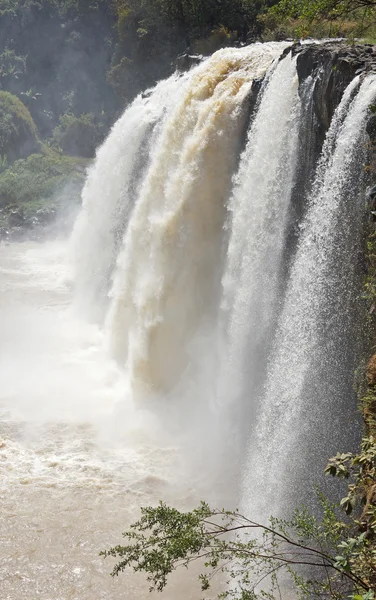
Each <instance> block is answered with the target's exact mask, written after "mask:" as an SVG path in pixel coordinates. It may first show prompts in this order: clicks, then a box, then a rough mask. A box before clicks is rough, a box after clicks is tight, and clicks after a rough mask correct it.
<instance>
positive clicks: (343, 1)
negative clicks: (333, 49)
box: [270, 0, 376, 38]
mask: <svg viewBox="0 0 376 600" xmlns="http://www.w3.org/2000/svg"><path fill="white" fill-rule="evenodd" d="M270 15H271V16H272V17H273V16H274V18H275V19H276V22H278V23H281V22H282V23H283V24H286V23H289V20H290V22H291V20H293V29H294V33H295V35H296V36H298V37H306V36H308V35H311V36H312V35H313V36H316V37H324V36H325V37H337V36H346V37H350V38H354V36H361V35H364V34H365V33H366V32H367V31H368V30H370V29H372V28H373V26H374V24H375V21H376V0H280V1H279V2H278V3H277V4H276V6H274V7H273V8H272V9H271V11H270Z"/></svg>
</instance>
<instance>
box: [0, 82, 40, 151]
mask: <svg viewBox="0 0 376 600" xmlns="http://www.w3.org/2000/svg"><path fill="white" fill-rule="evenodd" d="M37 149H39V144H38V136H37V128H36V126H35V123H34V121H33V119H32V117H31V115H30V112H29V111H28V109H27V108H26V106H25V105H24V104H23V103H22V102H21V101H20V100H19V99H18V98H17V97H16V96H13V95H12V94H10V93H9V92H1V91H0V156H1V157H2V159H3V160H4V159H6V160H7V161H8V162H11V161H13V160H15V159H16V158H20V157H22V156H27V155H28V154H30V153H31V152H33V151H34V152H35V151H36V150H37Z"/></svg>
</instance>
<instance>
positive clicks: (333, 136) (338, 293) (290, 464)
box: [243, 75, 376, 517]
mask: <svg viewBox="0 0 376 600" xmlns="http://www.w3.org/2000/svg"><path fill="white" fill-rule="evenodd" d="M358 88H359V79H358V78H355V79H354V80H353V81H352V82H351V83H350V85H349V86H348V88H347V89H346V91H345V93H344V95H343V98H342V101H341V103H340V105H339V106H338V108H337V110H336V113H335V115H334V117H333V119H332V123H331V126H330V129H329V131H328V133H327V136H326V140H325V143H324V147H323V150H322V155H321V158H320V161H319V163H318V166H317V172H316V178H315V181H314V184H313V190H312V193H311V195H310V198H308V212H307V215H306V218H305V220H304V222H303V224H302V225H301V233H300V241H299V244H298V248H297V252H296V256H295V259H294V261H293V265H292V268H291V274H290V278H289V281H288V285H287V290H286V297H285V300H284V307H283V311H282V314H281V316H280V320H279V325H278V329H277V332H276V336H275V340H274V349H273V351H272V353H271V355H270V357H269V360H268V370H267V379H266V383H265V386H264V393H263V396H262V398H261V401H260V403H259V411H258V415H257V417H256V426H255V428H254V435H253V436H252V439H251V440H250V441H249V447H248V461H247V465H246V468H245V471H244V473H245V475H244V485H243V505H244V507H246V506H249V505H250V504H252V505H253V506H255V505H258V503H259V500H258V498H259V497H260V496H259V492H260V490H262V497H263V500H262V506H261V505H259V506H258V509H257V512H258V514H264V516H265V517H267V516H268V515H269V514H273V515H278V514H279V513H280V511H281V507H283V506H284V507H286V506H288V505H295V504H296V502H295V501H294V499H295V498H296V497H299V498H302V494H301V491H300V492H298V486H299V483H300V482H302V481H303V480H304V479H305V478H306V473H305V475H304V470H306V469H307V468H308V469H310V471H311V474H310V478H311V479H315V476H316V477H318V476H319V473H320V472H322V471H323V468H324V466H325V464H326V461H327V459H328V457H329V456H330V452H331V448H332V451H337V450H340V449H341V444H342V441H343V438H345V439H346V440H349V437H351V431H352V430H353V429H354V422H355V421H356V415H355V412H356V402H355V400H354V404H353V406H352V407H351V406H350V407H347V409H346V407H345V406H344V400H343V399H344V397H345V398H346V397H348V390H349V389H351V378H352V375H353V370H354V367H355V365H354V357H353V356H351V350H350V349H351V348H354V349H355V347H356V343H355V342H356V336H357V334H358V332H357V331H356V324H357V320H356V318H355V314H356V304H357V294H358V290H359V289H360V286H357V285H356V280H357V277H359V271H360V269H359V265H358V262H357V256H358V255H359V251H360V248H361V246H360V243H361V232H362V226H363V217H364V200H363V198H364V196H362V189H363V186H362V185H361V183H362V179H363V178H364V164H365V154H366V141H365V140H366V134H365V127H366V118H367V111H368V108H369V106H370V104H371V103H372V102H373V100H374V98H375V96H376V76H374V75H371V76H368V77H367V78H366V79H365V80H364V81H363V83H362V84H361V86H360V89H359V91H358V92H357V90H358ZM356 92H357V93H356ZM341 438H342V439H341ZM323 449H325V451H324V452H323ZM287 474H288V475H287ZM310 493H312V488H311V492H310ZM266 507H267V508H266ZM265 510H267V511H268V514H267V515H266V514H265Z"/></svg>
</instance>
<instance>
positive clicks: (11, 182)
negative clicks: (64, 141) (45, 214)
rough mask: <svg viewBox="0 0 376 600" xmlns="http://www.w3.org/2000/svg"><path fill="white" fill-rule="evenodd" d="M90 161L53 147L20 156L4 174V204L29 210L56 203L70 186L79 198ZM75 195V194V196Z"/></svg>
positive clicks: (0, 182) (0, 177)
mask: <svg viewBox="0 0 376 600" xmlns="http://www.w3.org/2000/svg"><path fill="white" fill-rule="evenodd" d="M86 165H87V161H84V160H82V159H81V160H77V159H74V158H72V157H68V156H61V155H59V154H58V153H56V152H53V151H51V150H49V151H48V152H47V153H46V154H45V155H43V154H32V155H31V156H29V157H28V158H26V159H20V160H17V161H16V162H15V163H14V164H13V165H12V166H11V167H10V168H8V169H6V170H5V171H4V172H3V173H1V174H0V207H1V208H4V207H12V208H22V209H23V210H24V211H25V212H26V213H27V214H29V213H30V214H31V213H33V211H35V210H38V209H39V208H41V207H42V206H46V205H47V204H48V205H52V204H53V203H54V201H56V199H57V198H58V196H59V192H61V191H62V190H64V188H66V187H67V186H69V188H70V190H71V194H72V200H73V201H74V200H75V199H77V200H78V199H79V195H80V191H81V188H82V185H83V182H84V178H85V167H86ZM73 196H75V198H74V197H73Z"/></svg>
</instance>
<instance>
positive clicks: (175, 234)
mask: <svg viewBox="0 0 376 600" xmlns="http://www.w3.org/2000/svg"><path fill="white" fill-rule="evenodd" d="M288 46H289V44H288V43H267V44H253V45H251V46H247V47H243V48H226V49H222V50H220V51H218V52H216V53H215V54H213V56H211V57H209V58H208V59H205V60H203V61H202V62H201V63H200V64H199V65H198V66H196V67H194V68H193V69H191V70H190V71H189V72H187V73H184V74H179V73H176V74H174V75H172V76H171V77H170V78H169V79H167V80H165V81H162V82H160V83H159V84H158V85H157V86H156V87H155V88H154V89H153V90H148V91H147V92H146V93H145V94H142V95H140V96H139V97H138V98H136V100H135V101H134V102H133V104H132V105H131V106H130V107H128V108H127V109H126V111H125V113H124V115H123V116H122V117H121V119H120V120H119V121H118V122H117V123H116V124H115V125H114V127H113V129H112V131H111V133H110V135H109V137H108V139H107V140H106V142H105V143H104V145H103V146H102V147H101V148H100V149H99V151H98V154H97V157H96V161H95V164H94V165H93V167H92V168H91V170H90V173H89V175H88V179H87V183H86V186H85V189H84V192H83V208H82V212H81V214H80V216H79V218H78V221H77V223H76V226H75V230H74V233H73V239H72V246H73V249H74V254H75V264H76V290H77V293H76V296H77V298H78V304H79V305H80V306H81V307H84V310H85V312H86V313H87V315H88V318H91V319H95V320H97V321H99V322H100V323H101V326H102V327H103V331H104V337H105V343H106V348H107V351H108V352H109V354H110V355H111V356H112V357H113V359H114V360H115V361H116V362H117V364H118V365H119V368H120V369H121V370H122V372H123V374H124V379H125V381H126V389H124V396H126V397H131V398H132V401H134V402H135V404H136V406H140V407H145V406H147V407H148V408H150V410H154V411H158V410H159V407H160V406H161V405H162V404H163V405H164V406H166V405H167V406H168V412H170V413H174V414H175V416H176V418H177V420H178V421H180V423H181V424H183V425H182V427H181V429H182V430H184V427H185V428H186V429H190V428H191V429H192V430H195V432H196V434H195V435H194V436H193V438H192V439H194V443H192V448H191V451H192V453H193V452H196V453H197V454H200V453H201V454H200V458H199V460H201V461H202V460H205V461H207V462H210V461H211V460H212V461H214V462H215V461H216V462H217V466H218V469H217V472H219V473H220V472H221V470H222V474H223V472H224V456H225V455H226V454H228V456H227V463H228V464H229V465H230V469H232V471H233V472H235V471H236V470H237V465H240V466H241V471H242V473H236V477H237V478H238V476H239V478H240V479H241V480H242V483H241V484H239V481H237V485H238V488H239V487H241V490H242V491H241V493H242V500H241V504H242V505H243V507H244V511H247V510H248V506H249V505H250V504H252V506H253V508H254V510H257V512H258V513H259V515H261V516H264V517H265V518H266V517H267V516H268V515H269V514H271V513H273V512H274V514H278V513H279V512H280V509H281V507H283V506H287V505H289V504H290V502H292V499H293V498H294V495H295V491H296V487H297V486H298V485H299V481H301V480H302V478H303V477H304V475H303V472H304V470H305V469H306V465H307V464H308V463H310V464H311V467H312V473H313V476H312V478H313V479H315V477H316V474H317V473H318V472H320V471H321V470H322V466H323V465H322V460H323V458H324V460H325V458H327V455H326V450H327V449H329V448H330V447H331V441H332V442H333V444H334V443H339V441H340V435H341V432H343V431H344V429H343V428H346V419H347V418H350V416H351V414H352V413H353V412H354V411H355V408H354V407H355V402H354V405H353V406H350V403H349V408H348V410H347V409H344V408H343V400H342V398H343V397H346V398H348V396H349V390H351V376H352V369H353V366H354V361H355V353H356V351H355V346H356V344H353V347H352V344H351V343H350V342H351V339H355V337H356V333H357V332H356V327H355V325H356V318H355V314H356V311H357V307H358V304H357V289H358V288H357V278H358V270H357V262H356V256H357V253H358V252H359V248H360V240H361V230H362V218H363V212H364V206H363V205H362V202H361V196H360V191H359V190H360V189H361V186H360V185H359V182H362V177H363V159H364V156H365V144H364V143H363V142H364V135H365V124H366V115H367V109H368V106H369V105H370V104H371V103H372V101H373V99H374V97H375V95H376V79H375V77H374V76H369V77H366V78H365V79H364V80H362V81H361V80H360V78H359V77H356V78H355V79H354V80H353V81H352V82H351V83H350V85H349V86H348V88H347V89H346V91H345V92H344V94H343V97H342V100H341V103H340V105H339V106H338V107H337V109H336V111H335V114H334V116H333V119H332V123H331V126H330V129H329V131H328V132H327V135H326V139H325V142H324V146H323V148H322V149H321V148H319V146H318V144H317V139H316V137H315V131H314V127H315V123H316V121H315V115H314V91H315V87H316V85H319V81H320V73H317V72H315V73H312V74H311V75H310V76H309V77H308V79H306V80H305V82H303V83H302V82H300V84H299V78H298V74H297V66H296V65H297V59H296V57H294V56H293V55H292V53H291V52H289V51H288V50H287V49H288ZM282 53H284V56H283V57H282V58H281V56H282ZM256 94H257V98H256ZM320 152H321V154H320V157H319V159H318V161H317V164H316V165H315V164H314V163H315V161H316V158H317V155H318V154H319V153H320ZM292 231H293V233H292ZM292 237H294V240H293V243H290V242H291V239H292ZM346 410H347V412H346ZM341 415H343V416H342V417H341ZM341 419H342V421H341ZM334 420H339V421H341V425H340V426H337V429H336V428H335V427H333V426H332V422H333V421H334ZM341 428H342V429H341ZM348 429H349V427H348ZM346 435H347V434H346ZM349 437H351V432H350V433H349V435H347V439H348V438H349ZM198 440H199V441H198ZM323 444H324V445H325V453H323V452H322V447H323ZM309 455H311V459H310V458H309ZM323 455H325V456H324V457H323ZM214 470H215V469H214ZM237 493H238V492H237V491H236V490H235V492H234V494H233V496H234V499H235V501H236V498H235V497H236V496H237ZM299 497H301V495H300V496H299ZM261 499H262V501H261Z"/></svg>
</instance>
